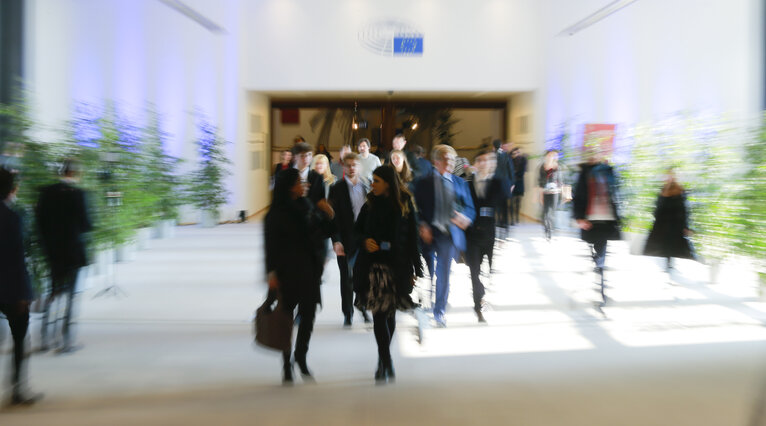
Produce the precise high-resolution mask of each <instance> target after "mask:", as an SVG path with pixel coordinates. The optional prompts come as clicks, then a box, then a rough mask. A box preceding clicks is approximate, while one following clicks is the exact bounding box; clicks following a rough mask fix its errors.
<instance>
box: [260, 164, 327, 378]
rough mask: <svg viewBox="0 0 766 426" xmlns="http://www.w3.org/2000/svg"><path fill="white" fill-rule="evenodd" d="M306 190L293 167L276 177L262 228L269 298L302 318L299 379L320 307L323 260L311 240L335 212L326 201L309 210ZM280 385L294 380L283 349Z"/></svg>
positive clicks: (321, 232)
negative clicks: (281, 380)
mask: <svg viewBox="0 0 766 426" xmlns="http://www.w3.org/2000/svg"><path fill="white" fill-rule="evenodd" d="M305 191H306V187H305V185H304V184H303V183H302V182H301V179H300V175H299V173H298V170H297V169H286V170H283V171H282V172H280V173H279V174H278V175H277V179H276V183H275V186H274V199H273V200H272V203H271V207H270V208H269V212H268V213H267V214H266V220H265V225H264V236H265V248H266V271H268V281H269V299H270V300H272V301H273V300H274V299H276V298H277V297H281V301H282V303H281V305H280V306H282V307H283V308H284V309H287V310H288V311H289V312H291V313H292V312H293V311H294V310H295V307H296V306H297V307H298V314H299V315H300V317H301V320H300V324H299V326H298V336H297V338H296V342H295V362H296V363H297V364H298V367H299V368H300V370H301V375H302V376H303V377H304V378H310V377H311V373H310V371H309V369H308V365H307V364H306V353H307V352H308V345H309V340H310V339H311V332H312V331H313V328H314V316H315V314H316V305H317V304H318V303H321V294H320V291H319V285H320V280H321V276H320V274H319V272H318V271H320V270H321V264H322V262H324V256H323V255H322V254H321V253H320V251H319V250H318V249H317V244H316V242H317V241H318V239H321V238H322V236H323V235H324V234H325V232H326V231H325V229H323V226H324V224H325V223H326V220H325V217H324V215H328V216H330V217H332V216H333V215H334V212H333V211H332V208H330V207H329V205H328V204H327V202H326V201H325V200H320V201H319V202H318V203H317V205H316V206H314V205H313V204H312V203H311V202H310V201H309V200H308V198H306V197H305ZM283 358H284V382H286V383H290V382H292V381H293V375H292V363H291V362H290V351H289V350H288V351H285V353H284V354H283Z"/></svg>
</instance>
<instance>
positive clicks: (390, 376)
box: [386, 362, 396, 383]
mask: <svg viewBox="0 0 766 426" xmlns="http://www.w3.org/2000/svg"><path fill="white" fill-rule="evenodd" d="M386 380H387V381H388V383H393V382H395V381H396V374H395V373H394V364H393V363H391V362H389V364H388V366H387V367H386Z"/></svg>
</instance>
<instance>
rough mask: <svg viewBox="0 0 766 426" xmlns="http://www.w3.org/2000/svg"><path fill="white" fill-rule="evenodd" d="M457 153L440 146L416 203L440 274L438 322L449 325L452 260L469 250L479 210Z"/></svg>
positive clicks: (432, 264) (428, 254)
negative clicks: (468, 235)
mask: <svg viewBox="0 0 766 426" xmlns="http://www.w3.org/2000/svg"><path fill="white" fill-rule="evenodd" d="M455 157H457V153H456V152H455V150H454V149H453V148H452V147H451V146H449V145H436V146H435V147H434V148H433V151H432V154H431V159H432V161H433V171H432V172H431V174H430V175H427V176H425V177H424V178H422V179H419V180H418V181H416V182H415V204H416V205H417V206H418V209H419V214H420V224H419V227H418V229H419V234H420V238H421V240H422V242H423V257H424V258H425V260H426V264H427V265H428V272H429V273H430V274H431V277H434V273H435V276H436V300H435V302H434V307H433V314H434V321H436V325H437V326H439V327H446V325H447V323H446V321H445V318H444V313H445V310H446V308H447V299H448V297H449V283H450V269H451V265H452V260H453V259H456V258H457V257H458V256H459V255H460V252H463V251H465V249H466V240H465V230H466V229H467V228H468V227H469V226H470V225H471V223H472V222H473V220H474V218H475V217H476V212H475V210H474V206H473V201H472V200H471V194H470V189H469V188H468V184H467V183H466V182H465V181H464V180H463V179H461V178H459V177H457V176H453V175H452V173H451V171H452V170H453V168H454V167H455Z"/></svg>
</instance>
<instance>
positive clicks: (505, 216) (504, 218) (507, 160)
mask: <svg viewBox="0 0 766 426" xmlns="http://www.w3.org/2000/svg"><path fill="white" fill-rule="evenodd" d="M497 142H498V140H495V142H493V145H494V144H496V143H497ZM510 150H511V143H510V142H505V143H502V144H500V148H499V150H498V154H497V170H496V171H495V175H496V176H497V177H498V178H499V179H502V181H503V194H504V195H505V200H504V201H503V205H502V207H501V208H500V211H499V216H498V220H499V222H500V223H499V225H500V227H501V228H503V229H504V230H507V229H508V225H509V223H510V220H509V218H510V215H509V211H510V206H509V202H508V200H510V199H511V194H512V193H513V189H514V185H515V181H516V172H515V170H514V168H513V161H512V160H511V155H510Z"/></svg>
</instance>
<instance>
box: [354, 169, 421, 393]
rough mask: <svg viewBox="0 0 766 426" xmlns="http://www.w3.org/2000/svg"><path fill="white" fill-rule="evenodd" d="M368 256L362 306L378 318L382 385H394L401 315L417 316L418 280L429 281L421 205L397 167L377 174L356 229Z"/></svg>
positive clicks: (358, 276)
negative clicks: (421, 231) (394, 340)
mask: <svg viewBox="0 0 766 426" xmlns="http://www.w3.org/2000/svg"><path fill="white" fill-rule="evenodd" d="M356 231H357V233H358V235H359V240H360V241H362V242H363V245H362V247H363V250H362V252H361V253H360V259H359V260H358V261H357V264H356V268H355V269H356V270H355V271H354V281H355V283H354V285H355V290H356V292H357V295H358V297H357V301H358V302H359V303H360V304H362V305H363V306H364V307H366V308H367V309H369V310H370V312H372V318H373V324H374V331H375V341H376V342H377V344H378V368H377V370H376V372H375V381H376V382H377V383H379V384H382V383H385V382H387V381H388V382H390V381H393V380H394V377H395V373H394V365H393V361H392V359H391V340H392V338H393V335H394V330H395V329H396V310H397V309H399V310H411V309H413V308H414V307H415V303H414V302H413V301H412V299H411V298H410V293H411V292H412V289H413V288H414V282H415V277H421V276H423V266H422V263H421V260H420V252H419V251H418V241H417V238H418V236H417V218H416V212H415V205H414V204H413V201H412V196H411V195H410V194H409V192H408V191H407V190H406V189H404V188H402V187H401V186H400V180H399V178H398V176H397V175H396V170H395V169H394V168H393V167H392V166H391V165H384V166H381V167H378V168H377V169H375V171H374V172H373V182H372V191H371V192H370V193H369V194H368V195H367V202H366V203H365V204H364V206H363V207H362V211H361V212H360V213H359V219H358V220H357V223H356Z"/></svg>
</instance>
